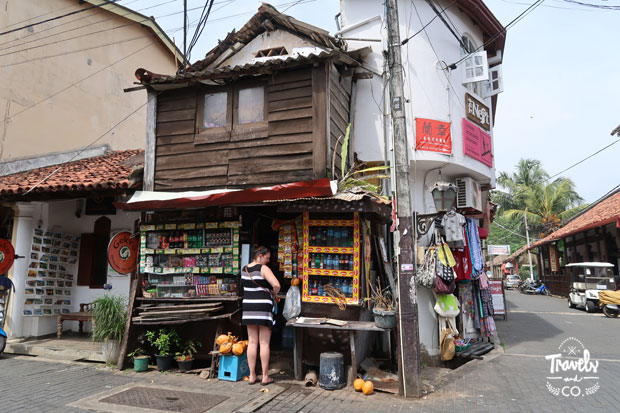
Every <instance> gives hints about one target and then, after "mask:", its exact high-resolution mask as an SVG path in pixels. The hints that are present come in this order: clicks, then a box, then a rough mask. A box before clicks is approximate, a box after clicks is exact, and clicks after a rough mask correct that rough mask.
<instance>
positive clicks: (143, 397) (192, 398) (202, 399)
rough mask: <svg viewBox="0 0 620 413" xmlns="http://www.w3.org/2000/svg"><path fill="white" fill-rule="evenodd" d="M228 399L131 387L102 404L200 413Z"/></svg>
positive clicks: (104, 400) (202, 394)
mask: <svg viewBox="0 0 620 413" xmlns="http://www.w3.org/2000/svg"><path fill="white" fill-rule="evenodd" d="M228 399H229V398H228V397H226V396H220V395H214V394H205V393H193V392H186V391H177V390H168V389H159V388H152V387H132V388H131V389H128V390H125V391H123V392H120V393H117V394H115V395H112V396H110V397H106V398H105V399H101V400H99V401H100V402H102V403H111V404H122V405H124V406H133V407H142V408H146V409H156V410H164V411H169V412H182V413H201V412H204V411H206V410H209V409H211V408H213V407H214V406H217V405H218V404H220V403H222V402H223V401H225V400H228Z"/></svg>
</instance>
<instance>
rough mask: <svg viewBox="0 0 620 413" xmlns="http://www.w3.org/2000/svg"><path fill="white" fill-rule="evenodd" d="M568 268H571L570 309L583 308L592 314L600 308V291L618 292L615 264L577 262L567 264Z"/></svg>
mask: <svg viewBox="0 0 620 413" xmlns="http://www.w3.org/2000/svg"><path fill="white" fill-rule="evenodd" d="M566 267H567V268H571V285H570V293H569V294H568V306H569V307H570V308H575V307H583V308H585V310H586V311H587V312H588V313H592V312H594V311H596V309H597V308H598V307H599V296H598V293H599V291H601V290H612V291H615V290H616V277H615V276H614V273H613V268H614V265H613V264H610V263H608V262H576V263H571V264H567V265H566Z"/></svg>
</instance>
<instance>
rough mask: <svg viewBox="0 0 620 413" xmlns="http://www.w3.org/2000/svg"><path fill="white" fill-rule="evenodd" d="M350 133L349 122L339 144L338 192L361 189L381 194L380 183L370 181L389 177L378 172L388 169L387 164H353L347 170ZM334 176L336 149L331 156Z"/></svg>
mask: <svg viewBox="0 0 620 413" xmlns="http://www.w3.org/2000/svg"><path fill="white" fill-rule="evenodd" d="M350 135H351V124H350V123H349V124H348V125H347V130H346V132H345V135H344V139H343V141H342V145H341V146H340V173H341V174H342V176H341V178H340V180H339V181H338V192H343V191H357V190H362V191H366V192H371V193H373V194H374V195H376V196H381V195H380V192H381V185H374V184H372V183H371V182H370V180H372V179H386V178H389V177H390V175H388V174H385V173H380V172H381V171H383V172H385V171H387V170H389V169H390V167H389V166H386V165H381V166H373V167H370V168H360V166H359V165H355V166H353V167H352V168H350V169H349V170H348V171H347V157H348V156H349V138H350ZM341 139H342V136H340V137H339V138H338V141H337V142H336V146H335V147H337V146H338V144H339V143H340V140H341ZM335 176H336V151H335V150H334V154H333V157H332V177H334V178H335Z"/></svg>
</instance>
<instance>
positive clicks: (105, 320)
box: [91, 294, 127, 341]
mask: <svg viewBox="0 0 620 413" xmlns="http://www.w3.org/2000/svg"><path fill="white" fill-rule="evenodd" d="M92 304H93V307H92V310H91V311H92V315H93V331H92V339H93V341H104V340H119V341H120V340H122V338H123V334H124V333H125V323H126V322H127V303H126V301H125V298H124V297H121V296H118V295H107V294H106V295H104V296H103V297H99V298H97V299H96V300H95V301H93V303H92Z"/></svg>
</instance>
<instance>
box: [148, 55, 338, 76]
mask: <svg viewBox="0 0 620 413" xmlns="http://www.w3.org/2000/svg"><path fill="white" fill-rule="evenodd" d="M345 56H346V55H344V54H343V53H342V52H340V51H337V50H331V51H324V50H320V51H318V52H316V51H313V52H309V53H305V54H297V55H285V56H275V57H271V58H268V59H265V60H262V59H260V60H259V59H254V60H253V61H252V62H250V63H246V64H244V65H236V66H224V67H218V68H214V69H204V70H201V71H197V72H187V73H179V74H178V75H171V76H162V77H159V76H157V77H153V78H152V79H151V80H150V82H149V81H147V83H150V84H161V83H170V82H176V81H179V80H192V79H193V80H200V79H209V78H213V77H218V76H219V75H225V74H228V73H231V74H232V73H239V72H242V71H245V70H256V69H260V68H267V67H284V66H288V65H293V64H300V63H311V62H313V61H316V60H323V59H328V58H331V57H345Z"/></svg>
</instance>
